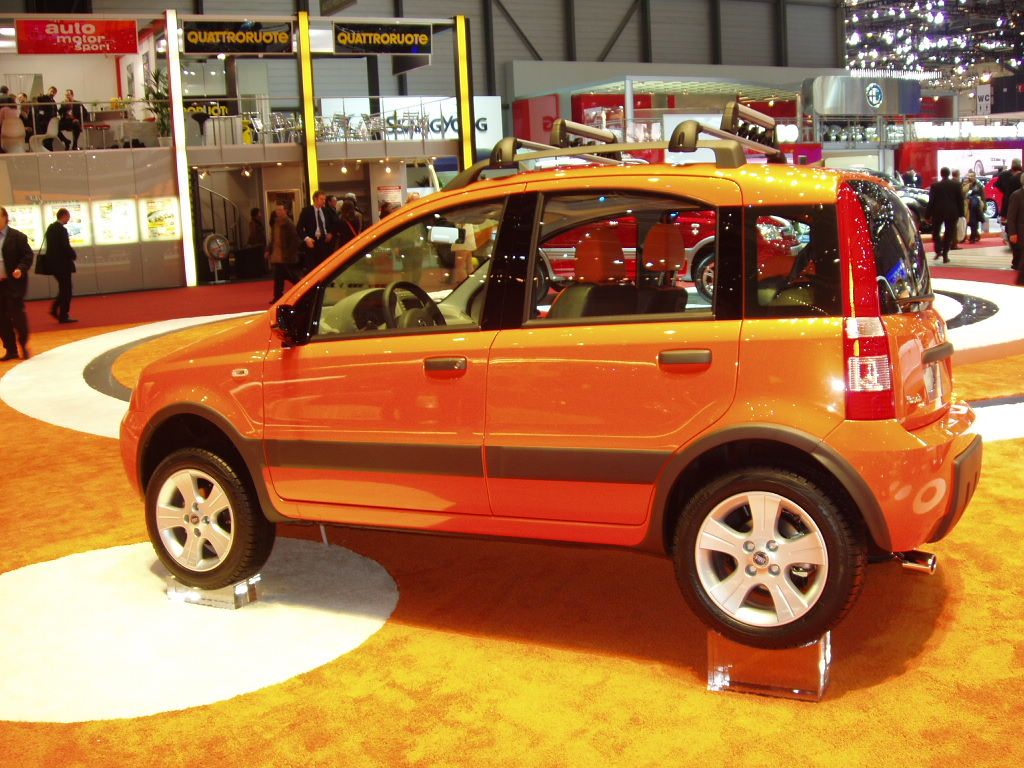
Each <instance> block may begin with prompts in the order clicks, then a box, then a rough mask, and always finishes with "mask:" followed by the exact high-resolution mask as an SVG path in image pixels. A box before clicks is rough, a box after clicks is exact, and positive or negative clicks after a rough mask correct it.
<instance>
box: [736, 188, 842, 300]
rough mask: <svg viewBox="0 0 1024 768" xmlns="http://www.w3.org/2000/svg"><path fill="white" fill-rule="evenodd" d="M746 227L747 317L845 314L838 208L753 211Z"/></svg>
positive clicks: (748, 213) (790, 207)
mask: <svg viewBox="0 0 1024 768" xmlns="http://www.w3.org/2000/svg"><path fill="white" fill-rule="evenodd" d="M744 227H745V232H746V237H745V241H746V248H745V269H744V274H745V278H746V279H745V284H746V286H747V302H746V303H747V310H746V314H747V316H748V317H821V316H828V317H832V316H836V315H841V314H842V309H843V303H842V296H841V293H840V289H839V285H840V280H839V276H840V270H839V244H838V239H837V234H836V233H837V228H836V211H835V206H831V205H773V206H750V207H748V208H747V209H746V210H745V213H744Z"/></svg>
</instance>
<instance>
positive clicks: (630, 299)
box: [547, 227, 637, 319]
mask: <svg viewBox="0 0 1024 768" xmlns="http://www.w3.org/2000/svg"><path fill="white" fill-rule="evenodd" d="M589 235H590V236H589V237H585V238H584V239H583V241H582V242H580V243H579V245H577V246H576V274H575V276H574V277H573V282H572V283H570V284H569V285H567V286H566V287H565V288H563V289H562V290H561V292H560V293H559V294H558V295H557V296H556V297H555V300H554V301H553V302H552V304H551V309H550V310H548V314H547V316H548V318H551V319H565V318H573V317H603V316H606V315H631V314H633V313H634V312H635V311H636V303H637V289H636V286H635V285H633V284H631V283H627V282H625V280H626V261H625V257H624V256H623V253H622V246H621V245H620V244H619V239H618V237H616V235H615V231H614V230H612V229H611V228H609V227H601V228H600V229H595V230H593V231H592V232H590V233H589Z"/></svg>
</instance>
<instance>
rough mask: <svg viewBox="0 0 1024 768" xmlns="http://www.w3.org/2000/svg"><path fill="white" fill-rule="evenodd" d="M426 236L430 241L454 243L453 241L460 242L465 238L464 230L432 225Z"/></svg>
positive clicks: (445, 243) (446, 243)
mask: <svg viewBox="0 0 1024 768" xmlns="http://www.w3.org/2000/svg"><path fill="white" fill-rule="evenodd" d="M428 238H429V240H430V242H432V243H442V244H444V245H455V243H461V242H462V241H463V239H464V238H465V231H464V230H461V229H459V228H458V227H441V226H437V225H434V226H432V227H430V232H429V234H428Z"/></svg>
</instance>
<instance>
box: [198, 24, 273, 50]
mask: <svg viewBox="0 0 1024 768" xmlns="http://www.w3.org/2000/svg"><path fill="white" fill-rule="evenodd" d="M182 32H183V34H184V40H185V48H184V52H185V53H186V54H211V53H212V54H217V53H226V54H290V53H292V50H293V48H292V24H291V22H287V21H259V20H258V19H250V20H248V21H237V22H236V21H186V22H184V23H183V24H182Z"/></svg>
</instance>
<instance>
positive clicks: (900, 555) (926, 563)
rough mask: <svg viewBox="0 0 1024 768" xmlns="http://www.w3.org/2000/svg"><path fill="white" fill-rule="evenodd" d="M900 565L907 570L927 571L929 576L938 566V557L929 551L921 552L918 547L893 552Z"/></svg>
mask: <svg viewBox="0 0 1024 768" xmlns="http://www.w3.org/2000/svg"><path fill="white" fill-rule="evenodd" d="M893 554H894V555H895V556H896V559H897V560H899V561H900V565H902V566H903V567H904V568H906V569H907V570H908V571H916V572H918V573H927V574H928V575H929V576H931V575H932V574H933V573H935V569H936V568H938V567H939V558H938V557H936V556H935V555H933V554H932V553H931V552H922V551H921V550H918V549H909V550H907V551H906V552H893Z"/></svg>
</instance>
